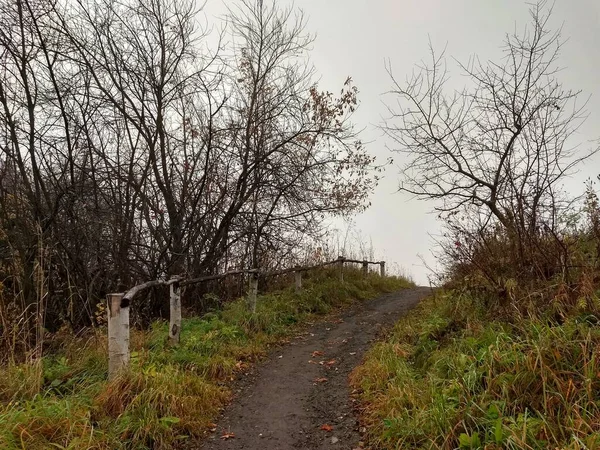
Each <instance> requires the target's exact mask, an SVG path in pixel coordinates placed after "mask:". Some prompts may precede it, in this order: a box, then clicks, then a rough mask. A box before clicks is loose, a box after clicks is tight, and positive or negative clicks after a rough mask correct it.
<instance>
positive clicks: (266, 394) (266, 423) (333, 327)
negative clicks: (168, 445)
mask: <svg viewBox="0 0 600 450" xmlns="http://www.w3.org/2000/svg"><path fill="white" fill-rule="evenodd" d="M429 293H430V290H429V288H415V289H407V290H403V291H400V292H394V293H391V294H386V295H384V296H382V297H379V298H377V299H375V300H370V301H366V302H362V303H360V304H358V305H356V306H354V307H353V308H351V309H350V310H347V311H345V312H343V313H341V314H340V315H339V316H338V317H336V318H333V319H329V321H327V322H323V323H317V324H315V325H314V326H312V327H310V328H309V329H307V330H306V331H305V332H303V333H302V334H301V335H300V336H298V337H296V338H295V339H293V340H292V342H290V344H287V345H284V346H282V347H279V348H277V349H276V350H275V351H274V352H273V353H272V354H271V356H270V358H269V360H268V361H267V362H265V363H263V364H261V365H260V367H259V368H258V369H257V371H256V373H255V374H254V375H253V376H251V379H249V380H247V381H246V380H245V381H242V382H241V383H240V385H239V391H238V392H237V394H236V398H235V399H234V400H233V402H232V404H231V405H229V407H228V408H227V409H226V410H225V412H224V414H223V416H222V417H221V418H220V419H219V421H218V423H217V429H216V430H215V432H214V433H212V434H211V435H210V436H209V437H208V438H207V439H206V441H205V442H204V444H203V447H201V448H203V449H204V450H224V449H227V450H234V449H236V450H237V449H248V450H263V449H264V450H271V449H273V450H286V449H306V450H308V449H310V450H316V449H344V450H349V449H354V448H356V447H358V444H359V441H360V430H359V427H358V423H357V420H356V417H355V416H354V413H353V408H352V401H351V397H350V388H349V386H348V375H349V374H350V372H351V371H352V369H353V368H354V367H356V366H357V365H359V364H360V362H361V360H362V358H363V356H364V353H365V351H366V350H367V349H368V348H369V347H370V345H371V344H372V342H373V341H374V340H375V339H376V338H377V336H378V334H379V333H380V332H381V330H382V328H385V327H389V326H390V325H392V324H393V323H394V322H395V321H396V320H397V319H398V318H399V317H400V316H402V315H403V314H404V313H406V312H407V311H408V310H409V309H411V308H412V307H413V306H415V305H416V304H417V303H418V302H419V301H420V300H421V299H422V298H423V297H425V296H427V295H428V294H429ZM325 379H326V381H325ZM325 424H327V425H330V426H331V427H332V429H331V431H326V430H323V429H322V428H321V427H322V426H323V425H325ZM227 433H229V434H233V437H230V438H228V439H222V437H223V435H224V434H227Z"/></svg>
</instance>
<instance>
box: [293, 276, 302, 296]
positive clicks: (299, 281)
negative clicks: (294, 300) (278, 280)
mask: <svg viewBox="0 0 600 450" xmlns="http://www.w3.org/2000/svg"><path fill="white" fill-rule="evenodd" d="M294 280H295V284H296V293H299V292H300V291H302V272H301V271H299V270H296V271H295V272H294Z"/></svg>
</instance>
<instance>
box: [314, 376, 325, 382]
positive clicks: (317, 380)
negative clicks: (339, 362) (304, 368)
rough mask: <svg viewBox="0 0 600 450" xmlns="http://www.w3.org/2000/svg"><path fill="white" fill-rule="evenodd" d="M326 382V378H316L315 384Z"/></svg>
mask: <svg viewBox="0 0 600 450" xmlns="http://www.w3.org/2000/svg"><path fill="white" fill-rule="evenodd" d="M326 381H327V378H325V377H321V378H315V383H325V382H326Z"/></svg>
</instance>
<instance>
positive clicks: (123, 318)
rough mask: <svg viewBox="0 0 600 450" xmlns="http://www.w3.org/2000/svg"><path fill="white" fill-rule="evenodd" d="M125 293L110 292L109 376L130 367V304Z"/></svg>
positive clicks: (111, 376)
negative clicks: (124, 298)
mask: <svg viewBox="0 0 600 450" xmlns="http://www.w3.org/2000/svg"><path fill="white" fill-rule="evenodd" d="M123 295H124V294H108V295H107V301H108V378H109V379H111V378H114V377H115V376H116V375H117V374H118V373H119V372H120V371H121V370H123V369H126V368H127V367H129V305H128V304H127V305H122V304H121V301H122V300H123Z"/></svg>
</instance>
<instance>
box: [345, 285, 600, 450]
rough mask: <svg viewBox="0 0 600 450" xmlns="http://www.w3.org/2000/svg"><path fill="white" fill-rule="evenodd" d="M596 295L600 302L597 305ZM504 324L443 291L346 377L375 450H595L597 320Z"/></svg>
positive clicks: (584, 309)
mask: <svg viewBox="0 0 600 450" xmlns="http://www.w3.org/2000/svg"><path fill="white" fill-rule="evenodd" d="M598 294H600V292H597V293H596V303H598V301H599V298H598V297H599V296H598ZM592 311H598V307H597V305H596V306H594V305H590V304H588V305H581V307H580V308H579V309H577V310H574V311H573V312H572V313H571V314H570V315H569V316H568V317H562V318H561V319H560V320H557V319H556V318H555V317H554V316H553V315H550V314H548V315H533V314H532V315H530V316H528V317H526V318H520V319H515V318H514V317H513V318H511V320H508V319H507V320H502V319H501V318H499V317H491V316H492V315H491V314H490V313H489V312H488V311H487V310H486V308H485V307H484V303H483V301H482V300H481V299H479V298H475V297H473V296H471V295H469V294H467V293H464V292H460V291H441V292H438V293H437V294H436V295H435V296H433V297H431V298H429V299H427V300H425V301H423V302H422V303H421V304H420V305H419V306H418V307H417V308H416V309H415V310H413V311H412V312H411V313H409V314H408V315H407V316H406V317H404V318H402V319H401V320H400V321H399V322H398V323H397V324H396V326H395V327H394V329H393V331H392V332H391V333H390V335H389V336H387V338H386V339H385V340H384V341H383V342H380V343H378V344H376V345H375V346H374V347H373V348H372V349H371V350H370V351H369V352H368V354H367V356H366V359H365V361H364V363H363V365H361V366H360V367H358V368H357V369H355V370H354V372H353V373H352V375H351V383H352V384H353V386H354V387H355V389H357V391H358V397H359V399H360V402H361V403H360V404H361V414H362V420H363V423H364V425H365V426H366V429H367V430H368V431H367V440H368V442H369V443H370V444H371V445H373V447H375V448H382V449H399V448H425V449H455V448H461V449H484V448H485V449H547V448H552V449H558V448H561V449H594V448H600V327H599V326H598V324H599V323H600V315H599V314H598V313H597V312H592Z"/></svg>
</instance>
